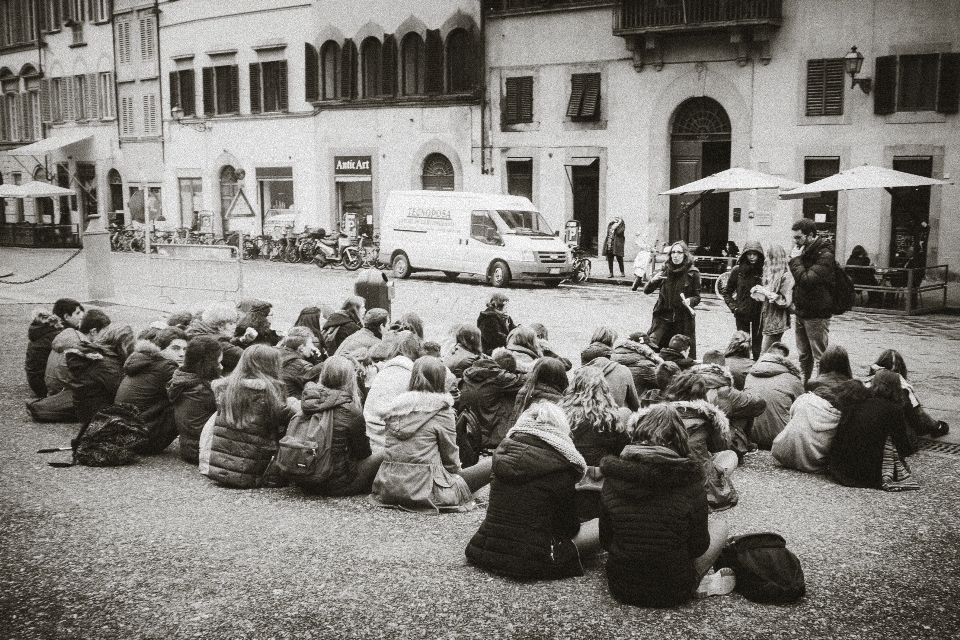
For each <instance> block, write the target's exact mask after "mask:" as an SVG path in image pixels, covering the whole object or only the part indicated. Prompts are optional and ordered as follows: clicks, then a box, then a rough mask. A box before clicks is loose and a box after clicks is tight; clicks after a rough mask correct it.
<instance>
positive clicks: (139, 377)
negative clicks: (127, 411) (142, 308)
mask: <svg viewBox="0 0 960 640" xmlns="http://www.w3.org/2000/svg"><path fill="white" fill-rule="evenodd" d="M186 348H187V334H186V333H185V332H184V331H182V330H181V329H178V328H177V327H167V328H166V329H162V330H160V331H158V332H157V334H156V336H155V337H154V338H153V340H149V341H148V340H139V341H137V343H136V346H135V347H134V351H133V353H132V354H130V357H129V358H127V360H126V362H125V363H124V364H123V372H124V377H123V381H122V382H121V383H120V387H119V388H118V389H117V395H116V402H123V403H126V404H132V405H133V406H135V407H136V408H137V409H138V410H139V411H140V416H141V417H142V418H143V425H144V426H145V427H146V429H147V433H148V441H147V443H146V444H145V445H144V447H143V449H141V451H140V453H143V454H145V455H153V454H158V453H161V452H162V451H163V450H164V449H166V448H167V447H168V446H170V443H172V442H173V441H174V440H175V439H176V438H177V421H176V417H175V415H174V409H173V404H172V403H171V402H170V398H169V396H168V395H167V383H168V382H170V380H171V379H172V378H173V374H174V372H175V371H176V370H177V368H178V367H180V366H181V365H182V364H183V361H184V353H185V350H186Z"/></svg>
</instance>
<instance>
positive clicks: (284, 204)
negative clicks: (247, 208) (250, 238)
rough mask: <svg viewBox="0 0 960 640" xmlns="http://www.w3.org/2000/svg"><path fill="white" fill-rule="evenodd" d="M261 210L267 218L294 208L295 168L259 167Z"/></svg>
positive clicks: (258, 186)
mask: <svg viewBox="0 0 960 640" xmlns="http://www.w3.org/2000/svg"><path fill="white" fill-rule="evenodd" d="M257 188H258V190H259V191H260V210H261V211H262V212H263V219H264V220H266V219H268V218H271V217H273V216H275V215H277V214H280V213H290V212H291V211H292V209H293V169H292V168H291V167H276V168H263V169H257Z"/></svg>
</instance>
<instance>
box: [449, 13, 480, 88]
mask: <svg viewBox="0 0 960 640" xmlns="http://www.w3.org/2000/svg"><path fill="white" fill-rule="evenodd" d="M475 68H476V60H474V55H473V38H472V37H471V36H470V33H469V32H468V31H467V30H466V29H456V30H454V31H453V32H452V33H451V34H450V35H449V36H447V90H448V91H449V92H450V93H461V92H466V91H473V89H474V88H475V86H476V84H475V80H474V69H475Z"/></svg>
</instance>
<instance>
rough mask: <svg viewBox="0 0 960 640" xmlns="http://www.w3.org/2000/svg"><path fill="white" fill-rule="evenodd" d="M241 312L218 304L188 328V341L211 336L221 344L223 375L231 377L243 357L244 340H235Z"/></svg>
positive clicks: (204, 312)
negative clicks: (234, 334) (242, 345)
mask: <svg viewBox="0 0 960 640" xmlns="http://www.w3.org/2000/svg"><path fill="white" fill-rule="evenodd" d="M239 317H240V315H239V312H238V311H237V309H236V308H235V307H233V306H232V305H228V304H223V303H218V304H215V305H211V306H210V307H207V308H206V309H204V310H203V313H201V314H200V317H199V318H194V319H193V320H191V321H190V324H189V325H188V326H187V329H186V334H187V339H188V340H193V339H194V338H196V337H197V336H210V337H212V338H214V339H216V340H217V341H218V342H219V343H220V348H221V350H222V351H223V363H222V366H223V374H224V375H229V374H230V373H231V372H232V371H233V370H234V368H235V367H236V366H237V363H238V362H240V356H242V355H243V347H241V346H240V344H241V343H242V342H243V340H235V339H234V337H233V333H234V330H235V329H236V328H237V320H238V319H239Z"/></svg>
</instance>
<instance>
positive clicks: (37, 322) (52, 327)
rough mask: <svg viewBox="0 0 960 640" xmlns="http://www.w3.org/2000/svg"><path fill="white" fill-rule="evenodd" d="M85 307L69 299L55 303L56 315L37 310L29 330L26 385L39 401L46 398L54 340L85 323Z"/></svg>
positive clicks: (61, 299)
mask: <svg viewBox="0 0 960 640" xmlns="http://www.w3.org/2000/svg"><path fill="white" fill-rule="evenodd" d="M83 311H84V310H83V305H81V304H80V303H79V302H77V301H76V300H71V299H70V298H60V299H59V300H57V301H56V302H55V303H53V312H52V313H46V312H45V311H38V312H37V313H36V314H35V315H34V317H33V320H32V321H31V322H30V327H29V328H28V329H27V338H28V339H29V342H28V343H27V356H26V360H25V361H24V371H25V372H26V374H27V384H29V385H30V390H31V391H33V393H34V394H35V395H36V396H37V397H38V398H46V397H47V384H46V381H45V376H46V373H47V360H48V359H49V357H50V349H51V347H52V345H53V341H54V339H55V338H56V337H57V336H58V335H60V333H61V332H62V331H63V330H64V329H66V328H72V329H76V328H77V327H79V326H80V322H81V321H82V320H83Z"/></svg>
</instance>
